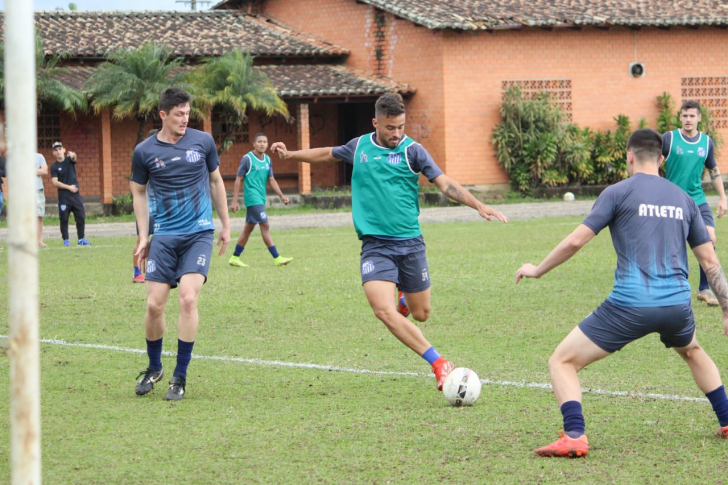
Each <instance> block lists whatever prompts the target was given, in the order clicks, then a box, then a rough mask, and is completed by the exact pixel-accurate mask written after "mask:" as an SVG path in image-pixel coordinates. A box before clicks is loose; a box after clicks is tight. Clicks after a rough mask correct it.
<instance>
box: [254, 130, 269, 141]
mask: <svg viewBox="0 0 728 485" xmlns="http://www.w3.org/2000/svg"><path fill="white" fill-rule="evenodd" d="M261 136H264V137H266V138H268V135H266V134H265V133H263V132H260V133H256V134H255V136H254V137H253V143H255V142H256V141H258V138H260V137H261Z"/></svg>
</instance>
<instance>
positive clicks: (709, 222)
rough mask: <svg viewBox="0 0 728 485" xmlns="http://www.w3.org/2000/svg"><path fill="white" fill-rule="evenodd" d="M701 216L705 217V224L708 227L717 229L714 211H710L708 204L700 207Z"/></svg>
mask: <svg viewBox="0 0 728 485" xmlns="http://www.w3.org/2000/svg"><path fill="white" fill-rule="evenodd" d="M698 210H700V215H701V216H703V222H704V223H705V225H706V226H710V227H715V219H713V211H712V210H711V209H710V205H708V203H707V202H706V203H705V204H700V205H699V206H698Z"/></svg>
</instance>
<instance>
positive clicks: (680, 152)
mask: <svg viewBox="0 0 728 485" xmlns="http://www.w3.org/2000/svg"><path fill="white" fill-rule="evenodd" d="M675 152H676V153H677V154H678V155H682V154H683V149H682V148H680V147H677V148H676V149H675Z"/></svg>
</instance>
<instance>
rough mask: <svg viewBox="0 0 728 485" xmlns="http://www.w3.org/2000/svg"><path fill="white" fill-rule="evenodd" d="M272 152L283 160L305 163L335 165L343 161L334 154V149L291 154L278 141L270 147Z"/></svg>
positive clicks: (314, 149) (324, 148)
mask: <svg viewBox="0 0 728 485" xmlns="http://www.w3.org/2000/svg"><path fill="white" fill-rule="evenodd" d="M270 150H271V151H272V152H273V153H277V154H278V158H280V159H281V160H291V161H294V162H305V163H334V162H340V161H341V160H339V159H338V158H336V157H335V156H334V155H333V154H332V150H333V148H332V147H323V148H310V149H308V150H298V151H293V152H289V151H288V149H287V148H286V145H285V144H284V143H283V142H280V141H277V142H275V143H274V144H272V145H271V146H270Z"/></svg>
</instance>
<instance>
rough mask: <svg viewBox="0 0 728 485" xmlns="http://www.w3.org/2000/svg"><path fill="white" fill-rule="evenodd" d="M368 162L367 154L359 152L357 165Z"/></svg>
mask: <svg viewBox="0 0 728 485" xmlns="http://www.w3.org/2000/svg"><path fill="white" fill-rule="evenodd" d="M368 161H369V160H368V159H367V154H366V153H364V152H361V153H360V154H359V163H367V162H368Z"/></svg>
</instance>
